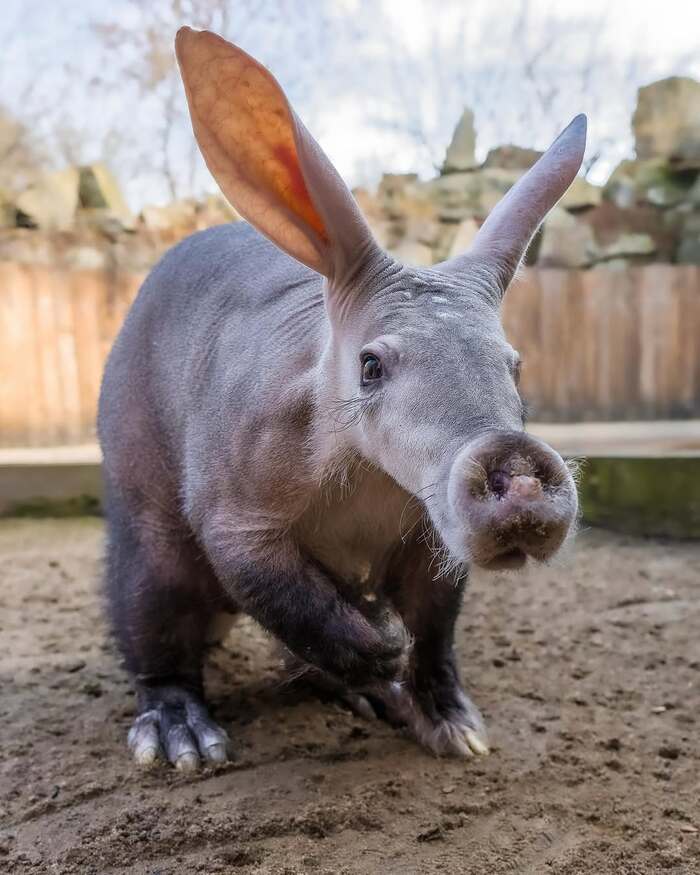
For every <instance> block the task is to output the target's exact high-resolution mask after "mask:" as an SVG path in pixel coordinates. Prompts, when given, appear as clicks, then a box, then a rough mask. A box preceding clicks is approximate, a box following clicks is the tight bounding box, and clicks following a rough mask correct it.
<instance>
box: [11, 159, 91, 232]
mask: <svg viewBox="0 0 700 875" xmlns="http://www.w3.org/2000/svg"><path fill="white" fill-rule="evenodd" d="M78 182H79V175H78V171H77V169H76V168H75V167H68V168H66V169H65V170H59V171H56V172H54V173H45V174H44V175H43V176H40V177H39V178H38V179H37V180H36V181H35V182H34V183H33V184H32V185H31V186H29V188H26V189H25V190H24V191H23V192H22V193H21V194H19V195H18V196H17V197H16V198H15V207H16V208H17V210H19V211H20V213H21V214H22V216H21V223H22V224H24V225H27V226H29V227H35V228H41V229H42V230H43V231H68V230H70V229H71V228H72V227H73V224H74V222H75V211H76V209H77V206H78Z"/></svg>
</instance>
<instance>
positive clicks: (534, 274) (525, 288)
mask: <svg viewBox="0 0 700 875" xmlns="http://www.w3.org/2000/svg"><path fill="white" fill-rule="evenodd" d="M540 295H541V287H540V272H539V271H538V270H536V269H534V268H528V269H527V270H525V271H523V274H522V276H521V278H520V279H519V281H518V282H517V283H516V284H515V285H514V286H513V287H512V288H511V289H510V290H509V292H508V294H507V295H506V297H505V300H504V306H503V326H504V330H505V333H506V337H507V338H508V341H509V343H511V344H512V345H513V347H514V348H515V349H517V350H518V352H519V353H520V356H521V358H522V362H523V369H522V384H521V391H522V394H523V397H524V399H525V401H526V403H527V405H528V407H529V408H530V411H531V416H532V418H533V419H534V418H538V417H539V418H541V417H542V397H541V391H540V368H541V364H542V361H541V349H540V315H541V301H540Z"/></svg>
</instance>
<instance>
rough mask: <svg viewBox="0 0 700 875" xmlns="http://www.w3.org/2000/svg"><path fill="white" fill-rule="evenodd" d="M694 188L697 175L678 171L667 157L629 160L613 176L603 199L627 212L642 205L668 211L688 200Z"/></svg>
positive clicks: (617, 168)
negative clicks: (667, 209)
mask: <svg viewBox="0 0 700 875" xmlns="http://www.w3.org/2000/svg"><path fill="white" fill-rule="evenodd" d="M692 187H693V175H692V174H690V173H688V172H687V171H684V172H678V171H676V170H674V169H673V168H671V167H670V166H669V165H668V164H667V162H666V160H665V159H664V158H651V159H649V160H648V161H635V160H625V161H621V162H620V164H618V165H617V167H616V168H615V169H614V170H613V172H612V173H611V175H610V178H609V179H608V181H607V182H606V184H605V186H604V188H603V196H604V197H605V198H606V199H607V200H609V201H612V203H614V204H615V205H616V206H617V207H620V209H624V210H631V209H633V208H635V207H636V206H638V205H639V204H651V205H652V206H655V207H662V208H667V207H674V206H676V205H677V204H680V203H681V202H682V201H684V200H686V199H687V198H688V197H689V194H690V190H691V189H692Z"/></svg>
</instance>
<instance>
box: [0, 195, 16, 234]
mask: <svg viewBox="0 0 700 875" xmlns="http://www.w3.org/2000/svg"><path fill="white" fill-rule="evenodd" d="M16 225H17V208H16V207H15V205H14V203H13V202H12V198H11V197H10V195H9V194H8V193H7V192H6V191H3V190H2V189H1V188H0V228H14V227H15V226H16Z"/></svg>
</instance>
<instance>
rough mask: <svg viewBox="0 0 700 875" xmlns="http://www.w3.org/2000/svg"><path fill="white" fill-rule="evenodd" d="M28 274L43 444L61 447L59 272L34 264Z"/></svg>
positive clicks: (62, 419)
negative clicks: (58, 326)
mask: <svg viewBox="0 0 700 875" xmlns="http://www.w3.org/2000/svg"><path fill="white" fill-rule="evenodd" d="M27 273H28V275H29V277H30V282H31V287H32V294H33V298H34V306H35V315H36V319H35V331H36V340H37V352H38V361H39V368H40V373H41V379H40V394H41V397H42V399H43V405H44V411H45V416H46V418H45V423H44V434H43V442H44V443H45V444H52V443H56V444H58V443H62V442H63V441H64V440H65V429H64V407H63V397H62V387H61V379H60V371H59V369H60V357H59V351H58V336H57V331H56V311H55V296H56V289H55V272H54V271H50V270H49V269H48V268H43V267H42V268H39V267H37V266H34V265H32V266H31V267H27Z"/></svg>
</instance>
